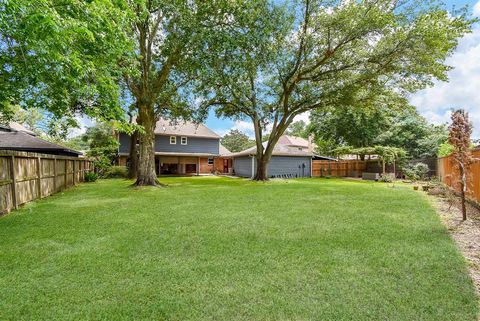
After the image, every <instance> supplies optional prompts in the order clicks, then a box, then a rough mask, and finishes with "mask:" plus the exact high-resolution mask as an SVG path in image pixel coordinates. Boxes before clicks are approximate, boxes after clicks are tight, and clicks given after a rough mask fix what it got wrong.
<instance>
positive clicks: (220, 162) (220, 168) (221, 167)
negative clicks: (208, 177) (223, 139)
mask: <svg viewBox="0 0 480 321" xmlns="http://www.w3.org/2000/svg"><path fill="white" fill-rule="evenodd" d="M130 141H131V139H130V136H128V135H127V134H124V133H120V134H119V142H120V146H119V162H118V163H119V165H123V166H128V162H129V159H128V157H129V153H130ZM229 153H230V152H229V151H228V150H227V149H225V148H224V147H223V146H221V144H220V136H219V135H217V134H216V133H215V132H213V131H212V130H211V129H209V128H208V127H206V126H205V125H203V124H194V123H191V122H179V123H177V124H173V123H171V122H170V121H168V120H165V119H160V120H159V121H158V122H157V124H156V127H155V169H156V172H157V175H162V174H163V175H198V174H210V173H231V171H232V159H231V158H229V157H228V156H227V155H228V154H229Z"/></svg>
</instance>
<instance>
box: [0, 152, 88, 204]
mask: <svg viewBox="0 0 480 321" xmlns="http://www.w3.org/2000/svg"><path fill="white" fill-rule="evenodd" d="M92 169H93V166H92V164H91V162H90V161H89V160H85V159H81V158H75V157H67V156H56V155H47V154H37V153H26V152H18V151H11V150H0V213H7V212H9V211H10V210H11V209H17V208H18V206H19V205H21V204H24V203H27V202H30V201H32V200H35V199H38V198H43V197H46V196H48V195H51V194H55V193H57V192H60V191H63V190H65V189H66V188H68V187H70V186H73V185H75V184H77V183H78V182H83V180H84V174H85V172H88V171H90V170H92Z"/></svg>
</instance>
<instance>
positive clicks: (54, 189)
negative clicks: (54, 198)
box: [53, 157, 57, 193]
mask: <svg viewBox="0 0 480 321" xmlns="http://www.w3.org/2000/svg"><path fill="white" fill-rule="evenodd" d="M56 192H57V158H56V157H54V158H53V193H56Z"/></svg>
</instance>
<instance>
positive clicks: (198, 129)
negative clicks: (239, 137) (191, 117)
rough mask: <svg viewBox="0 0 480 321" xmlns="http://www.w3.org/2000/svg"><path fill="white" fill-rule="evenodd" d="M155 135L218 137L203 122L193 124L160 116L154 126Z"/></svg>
mask: <svg viewBox="0 0 480 321" xmlns="http://www.w3.org/2000/svg"><path fill="white" fill-rule="evenodd" d="M155 134H156V135H175V136H187V137H204V138H218V139H219V138H220V136H219V135H217V134H216V133H215V132H214V131H212V130H211V129H210V128H208V127H207V126H205V125H204V124H201V123H200V124H195V123H192V122H188V121H178V122H176V123H174V122H171V121H169V120H166V119H163V118H161V119H160V120H159V121H157V124H156V126H155Z"/></svg>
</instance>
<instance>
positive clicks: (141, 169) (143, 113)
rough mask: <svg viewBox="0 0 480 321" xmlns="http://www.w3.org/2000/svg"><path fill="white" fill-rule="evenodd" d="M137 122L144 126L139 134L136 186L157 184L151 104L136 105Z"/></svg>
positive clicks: (153, 116)
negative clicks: (137, 112)
mask: <svg viewBox="0 0 480 321" xmlns="http://www.w3.org/2000/svg"><path fill="white" fill-rule="evenodd" d="M138 107H139V108H138V111H139V114H138V123H139V125H142V126H143V128H144V132H143V133H141V134H140V146H139V147H140V148H139V158H138V171H137V181H136V182H135V184H134V185H136V186H156V185H159V184H160V183H159V181H158V180H157V174H156V172H155V133H154V130H155V125H156V119H155V113H154V110H153V106H149V105H142V104H139V105H138Z"/></svg>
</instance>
